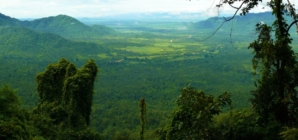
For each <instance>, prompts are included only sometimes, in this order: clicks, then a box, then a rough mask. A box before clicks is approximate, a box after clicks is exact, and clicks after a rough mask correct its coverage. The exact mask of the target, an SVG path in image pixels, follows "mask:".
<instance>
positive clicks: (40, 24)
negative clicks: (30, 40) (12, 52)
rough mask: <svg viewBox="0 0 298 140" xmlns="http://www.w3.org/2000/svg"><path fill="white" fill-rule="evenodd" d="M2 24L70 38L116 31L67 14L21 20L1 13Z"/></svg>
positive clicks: (107, 33) (96, 35)
mask: <svg viewBox="0 0 298 140" xmlns="http://www.w3.org/2000/svg"><path fill="white" fill-rule="evenodd" d="M0 26H23V27H26V28H29V29H32V30H35V31H38V32H45V33H54V34H57V35H60V36H63V37H65V38H68V39H74V38H92V37H100V36H104V35H109V34H114V33H115V31H114V30H113V29H111V28H109V27H106V26H102V25H96V26H88V25H85V24H83V23H82V22H80V21H78V20H77V19H75V18H72V17H70V16H66V15H58V16H51V17H47V18H41V19H36V20H33V21H20V20H18V19H14V18H11V17H9V16H5V15H3V14H0ZM99 27H100V28H99Z"/></svg>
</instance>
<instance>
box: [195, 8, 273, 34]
mask: <svg viewBox="0 0 298 140" xmlns="http://www.w3.org/2000/svg"><path fill="white" fill-rule="evenodd" d="M224 18H226V19H229V18H231V17H211V18H208V19H207V20H203V21H199V22H196V23H194V24H193V27H194V28H196V29H216V28H218V27H219V26H220V25H221V24H222V22H223V21H224ZM274 19H275V17H274V16H272V13H271V12H263V13H249V14H247V15H245V16H235V18H234V19H233V20H231V21H229V22H226V23H225V24H224V25H223V27H222V28H223V29H224V28H227V27H228V28H231V26H230V24H233V30H234V31H237V30H238V31H244V30H245V31H251V30H255V25H256V24H257V23H260V22H264V23H266V24H269V25H271V24H272V23H273V21H274ZM227 25H228V26H227Z"/></svg>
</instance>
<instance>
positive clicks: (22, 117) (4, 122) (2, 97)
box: [0, 85, 31, 140]
mask: <svg viewBox="0 0 298 140" xmlns="http://www.w3.org/2000/svg"><path fill="white" fill-rule="evenodd" d="M20 105H21V104H20V101H19V98H18V96H17V95H16V93H15V91H13V90H12V89H11V88H10V87H9V86H7V85H4V86H2V87H1V88H0V108H1V110H0V139H6V140H14V139H31V134H30V131H29V127H28V124H27V119H26V118H27V112H26V111H25V110H23V109H21V108H20Z"/></svg>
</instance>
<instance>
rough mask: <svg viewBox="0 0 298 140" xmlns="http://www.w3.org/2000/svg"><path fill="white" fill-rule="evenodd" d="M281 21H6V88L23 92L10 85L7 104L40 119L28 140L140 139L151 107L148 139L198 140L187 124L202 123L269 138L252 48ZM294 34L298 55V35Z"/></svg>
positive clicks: (253, 17)
mask: <svg viewBox="0 0 298 140" xmlns="http://www.w3.org/2000/svg"><path fill="white" fill-rule="evenodd" d="M274 20H275V18H274V16H272V14H271V12H266V13H258V14H248V15H246V16H241V17H240V16H236V17H235V19H234V20H233V21H231V22H226V23H225V24H224V25H223V26H222V27H221V28H219V30H216V29H217V28H218V27H219V26H220V25H221V23H222V22H223V19H217V18H209V19H207V20H204V21H200V22H196V23H193V22H183V20H181V21H169V22H161V21H156V22H154V21H144V20H140V21H134V20H125V21H124V20H123V21H113V20H111V21H110V20H106V21H104V20H96V19H88V20H86V21H85V23H84V20H82V21H79V20H77V19H75V18H72V17H70V16H66V15H58V16H52V17H47V18H41V19H35V20H32V21H21V20H18V19H14V18H10V17H8V16H5V15H2V14H0V32H1V34H0V49H1V52H0V61H1V65H0V84H1V85H4V84H7V85H9V86H10V87H11V88H12V89H15V91H14V90H11V89H10V88H9V87H8V86H6V85H5V86H3V87H2V88H1V89H0V93H2V92H3V93H4V92H9V93H11V94H10V95H5V96H3V99H4V98H9V97H8V96H11V97H13V101H14V104H8V106H18V107H17V108H16V109H15V110H17V111H19V112H22V111H24V112H25V113H24V112H23V116H21V117H20V116H18V115H15V113H11V114H13V115H14V117H15V118H18V119H19V118H20V119H19V120H18V121H19V122H18V123H20V124H22V125H23V122H22V120H26V119H28V118H29V119H30V121H28V128H26V130H29V129H32V130H31V131H30V132H24V135H26V136H27V135H28V137H24V138H23V137H21V136H20V137H21V138H23V139H28V138H29V137H30V138H31V139H55V138H58V139H66V138H67V137H70V138H72V139H76V138H79V139H107V140H114V139H115V140H116V139H117V140H120V139H139V132H140V130H141V125H140V118H139V113H140V112H139V110H140V109H139V106H138V103H139V100H140V99H142V98H145V99H146V107H147V114H146V119H147V121H146V127H145V129H146V131H145V134H144V135H145V136H144V137H145V139H152V140H154V139H165V138H166V137H167V138H168V139H175V138H174V136H175V137H176V138H180V136H181V138H180V139H183V138H182V137H184V133H183V134H180V131H179V130H178V129H180V128H181V129H182V128H183V129H185V130H186V129H187V131H189V132H190V135H191V136H193V135H196V133H195V132H191V130H188V126H186V124H187V123H191V122H195V121H196V119H197V118H200V117H201V116H203V117H204V118H205V120H203V121H202V120H200V121H202V122H196V125H200V124H202V126H200V127H197V128H198V129H197V128H194V130H196V131H198V132H200V137H208V136H207V135H208V134H210V139H216V138H215V137H214V135H215V133H218V135H221V136H225V137H224V138H223V139H225V138H227V137H229V136H230V134H231V135H232V134H235V135H236V132H237V133H238V131H239V134H240V133H241V130H242V127H245V126H246V125H247V127H246V128H247V130H248V129H249V130H251V129H254V128H255V129H258V131H260V130H259V129H262V128H261V126H250V125H251V124H249V123H250V122H255V121H258V120H256V119H255V116H256V115H255V114H254V113H255V112H253V111H251V110H250V108H251V106H252V103H251V102H250V99H252V98H253V95H252V93H251V91H253V90H255V88H256V86H255V85H256V81H257V79H259V78H260V77H261V75H260V74H257V75H253V73H258V72H261V71H260V70H255V69H253V66H252V58H253V57H254V54H253V52H254V51H253V50H252V49H248V46H250V45H251V42H253V41H254V40H256V39H257V38H258V37H259V36H258V34H256V31H255V27H256V26H255V25H256V23H258V22H266V23H268V24H272V23H273V21H274ZM214 32H216V33H214ZM290 34H291V35H292V36H293V41H292V42H293V50H294V51H298V48H297V47H296V46H297V42H298V41H297V39H296V38H295V37H296V33H295V31H294V30H290ZM210 36H211V37H210ZM209 37H210V38H209ZM61 58H63V59H61ZM90 59H92V60H90ZM59 60H60V61H59ZM57 61H59V62H58V63H57ZM86 62H87V63H86ZM53 63H55V64H53ZM76 67H82V68H80V69H77V68H76ZM97 69H98V70H97ZM43 71H44V72H43ZM295 72H296V71H295ZM96 75H97V76H96ZM47 76H48V77H47ZM34 78H35V79H34ZM93 83H94V85H93ZM192 87H194V88H192ZM93 89H94V91H93ZM15 92H16V93H17V95H18V97H19V98H20V102H19V101H17V99H16V98H17V97H15V96H17V95H14V94H16V93H15ZM51 93H53V96H52V95H51ZM80 93H84V94H80ZM50 95H51V96H50ZM54 95H55V96H54ZM6 96H7V97H6ZM0 97H1V96H0ZM1 100H2V97H1V98H0V101H1ZM193 100H196V101H197V100H198V101H202V100H203V101H204V102H202V103H201V104H199V103H198V104H197V103H193V102H192V101H193ZM85 101H86V102H85ZM194 102H195V101H194ZM20 104H22V105H21V107H19V106H20ZM176 104H177V105H176ZM0 105H1V104H0ZM91 105H92V111H91V109H90V108H91ZM229 107H230V108H229ZM20 108H24V110H22V109H20ZM198 108H200V109H201V110H200V109H198ZM202 108H203V109H202ZM208 108H210V110H207V109H208ZM204 109H205V110H204ZM230 109H232V110H230ZM86 110H87V111H86ZM202 110H203V111H202ZM206 110H207V111H206ZM5 111H6V112H13V111H11V110H9V109H8V110H5ZM51 111H52V112H51ZM189 112H191V113H189ZM198 112H199V113H198ZM1 113H2V112H1V111H0V119H1V118H5V117H3V115H1ZM26 113H27V114H26ZM30 113H31V115H30ZM188 113H189V114H188ZM229 113H230V114H234V115H231V116H229ZM28 114H29V115H28ZM26 115H27V116H26ZM24 116H25V117H24ZM213 116H215V117H214V118H213ZM26 117H27V118H26ZM89 117H90V118H89ZM179 117H180V118H179ZM184 117H185V118H184ZM8 118H9V117H8ZM188 118H190V120H189V121H188V122H185V124H183V123H182V122H181V123H180V122H179V120H180V119H185V120H187V119H188ZM229 119H231V120H229ZM39 120H40V121H39ZM177 120H178V121H177ZM233 120H236V121H235V122H234V121H233ZM34 121H36V122H40V124H39V123H38V124H36V123H34ZM204 121H206V122H204ZM213 121H214V122H216V123H215V124H212V122H213ZM0 122H1V120H0ZM24 123H25V121H24ZM26 123H27V122H26ZM43 123H44V124H45V126H43ZM205 123H206V126H205ZM246 123H247V124H246ZM0 124H1V123H0ZM51 124H53V125H51ZM203 125H204V126H203ZM0 126H1V125H0ZM89 126H90V128H89ZM176 126H179V127H177V129H176ZM209 126H212V128H211V127H210V128H209ZM270 126H272V127H270V128H267V127H266V130H268V131H271V130H272V132H273V131H277V130H276V127H280V126H279V125H278V124H275V122H273V124H270ZM26 127H27V126H26ZM205 127H206V129H204V128H205ZM0 128H1V127H0ZM24 128H25V127H24ZM207 129H208V130H207ZM233 129H234V130H235V133H232V131H233ZM0 130H1V129H0ZM63 130H65V131H63ZM245 130H246V129H245ZM278 130H280V129H278ZM230 131H231V132H230ZM9 132H11V133H12V131H9ZM17 132H19V131H17ZM50 132H51V133H53V135H51V134H50ZM266 132H267V131H266ZM25 133H26V134H25ZM181 133H182V132H181ZM201 133H202V134H201ZM243 133H244V132H243ZM247 133H249V132H247ZM9 134H10V133H9ZM54 134H55V135H54ZM205 134H206V135H205ZM211 134H212V136H213V137H212V138H211ZM241 134H242V133H241ZM257 134H259V135H260V136H261V135H262V136H263V135H264V136H265V135H266V134H265V132H264V133H256V135H257ZM277 134H279V131H278V132H277ZM277 134H276V135H277ZM247 135H248V134H247ZM5 136H6V137H8V135H5ZM5 136H3V135H1V134H0V138H2V137H5ZM85 136H86V137H85ZM20 137H18V138H19V139H21V138H20ZM185 137H186V136H185ZM239 137H240V136H239ZM239 137H238V138H239ZM252 137H253V136H252ZM14 138H16V137H12V136H11V139H14ZM195 138H196V137H195ZM195 138H193V139H195ZM184 139H185V138H184Z"/></svg>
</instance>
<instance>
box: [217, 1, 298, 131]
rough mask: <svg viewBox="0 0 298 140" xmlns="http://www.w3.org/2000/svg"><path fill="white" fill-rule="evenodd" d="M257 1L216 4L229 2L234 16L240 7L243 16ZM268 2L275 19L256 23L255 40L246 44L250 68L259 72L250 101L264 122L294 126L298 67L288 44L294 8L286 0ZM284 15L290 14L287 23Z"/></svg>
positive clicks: (294, 15)
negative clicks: (270, 21)
mask: <svg viewBox="0 0 298 140" xmlns="http://www.w3.org/2000/svg"><path fill="white" fill-rule="evenodd" d="M236 2H240V3H241V4H240V6H239V7H236V6H233V4H235V3H236ZM260 2H262V0H240V1H239V0H222V1H220V3H219V4H218V5H217V6H218V7H222V6H223V5H225V4H228V5H230V6H231V7H233V8H235V9H236V12H235V15H236V13H237V12H238V11H239V10H242V12H241V13H240V15H245V14H247V13H248V12H249V11H250V10H251V9H253V8H254V7H256V6H258V4H259V3H260ZM267 5H268V6H269V7H270V8H271V9H272V14H273V15H274V16H275V17H276V20H275V21H274V23H273V24H272V26H269V25H266V24H257V31H259V36H258V39H257V40H255V41H254V42H253V43H251V44H250V45H249V48H251V49H253V52H254V57H253V59H252V63H253V68H254V69H255V70H256V74H260V75H261V76H260V77H261V78H260V79H259V80H258V81H257V82H256V90H254V91H252V93H253V99H252V100H251V102H252V104H253V108H254V110H255V111H256V112H257V113H258V114H259V116H260V118H261V119H260V122H261V123H263V124H266V123H267V122H268V121H270V120H272V119H273V120H276V121H278V122H279V123H281V124H282V125H295V124H297V113H298V112H297V111H298V100H297V91H296V87H297V85H298V67H297V61H296V56H295V54H294V52H293V50H292V48H291V47H290V44H291V41H292V39H291V38H290V34H289V29H290V28H291V26H292V25H293V24H294V23H296V22H297V20H296V14H295V9H294V8H293V5H291V4H290V2H289V0H288V1H286V2H283V1H282V0H270V1H268V3H267ZM235 15H234V16H235ZM234 16H233V17H232V18H230V19H226V21H229V20H231V19H233V18H234ZM285 16H291V17H293V19H294V20H293V22H292V23H291V24H290V25H288V24H287V23H286V21H285ZM273 33H274V36H273Z"/></svg>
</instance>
